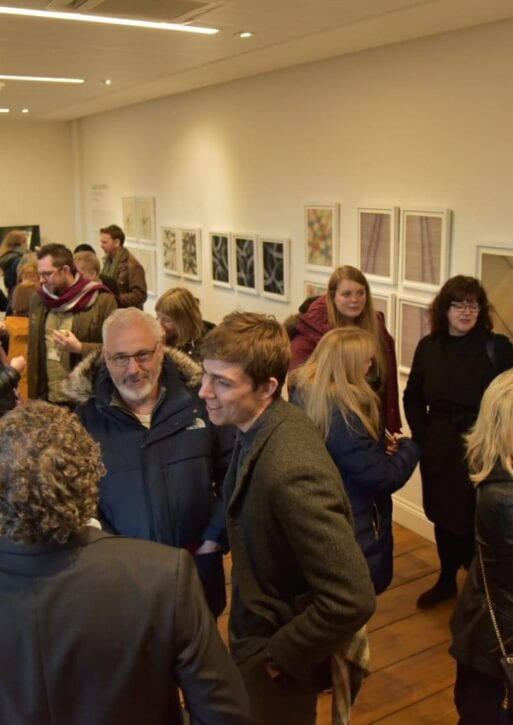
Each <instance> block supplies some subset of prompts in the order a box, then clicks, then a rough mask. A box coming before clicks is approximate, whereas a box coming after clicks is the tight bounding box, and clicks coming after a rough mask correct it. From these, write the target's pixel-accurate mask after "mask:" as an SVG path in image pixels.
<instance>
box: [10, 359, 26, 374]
mask: <svg viewBox="0 0 513 725" xmlns="http://www.w3.org/2000/svg"><path fill="white" fill-rule="evenodd" d="M9 365H10V366H11V367H12V368H14V369H15V370H17V371H18V372H19V374H20V375H21V373H22V372H23V371H24V370H25V367H26V365H27V361H26V360H25V358H24V357H23V355H19V356H18V357H13V359H12V360H11V361H10V363H9Z"/></svg>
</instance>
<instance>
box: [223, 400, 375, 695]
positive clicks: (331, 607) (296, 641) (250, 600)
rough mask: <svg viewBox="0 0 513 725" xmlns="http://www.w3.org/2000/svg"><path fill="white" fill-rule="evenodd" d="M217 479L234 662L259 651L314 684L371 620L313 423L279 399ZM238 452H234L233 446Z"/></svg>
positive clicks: (343, 499) (338, 494)
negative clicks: (241, 454)
mask: <svg viewBox="0 0 513 725" xmlns="http://www.w3.org/2000/svg"><path fill="white" fill-rule="evenodd" d="M256 425H257V426H259V427H258V432H257V433H256V437H255V439H254V441H253V443H252V445H251V447H250V449H249V451H248V453H247V455H246V457H245V459H244V461H243V463H242V465H241V467H240V470H239V471H238V474H237V475H235V473H236V467H237V462H236V460H235V458H236V455H237V453H235V454H234V458H233V459H232V463H231V466H230V469H229V471H228V474H227V476H226V479H225V500H226V501H227V529H228V537H229V540H230V547H231V550H232V557H233V601H232V612H231V617H230V643H231V649H232V652H233V654H234V657H235V659H236V660H237V661H240V660H242V659H244V658H245V657H248V656H250V655H252V654H255V653H256V652H258V651H259V650H262V649H263V648H265V647H267V648H268V649H269V651H270V653H271V655H272V657H273V659H274V660H275V662H276V663H277V664H278V666H279V667H280V669H281V670H282V671H283V672H285V673H286V674H288V675H290V676H292V677H293V678H295V679H297V680H300V681H305V682H313V681H314V680H315V673H316V670H317V668H318V666H319V665H321V664H322V663H323V662H324V661H325V660H326V658H327V657H328V656H329V655H330V654H332V653H333V652H334V651H335V650H337V649H339V648H340V647H341V646H343V644H344V643H347V642H348V641H349V640H350V639H351V638H352V636H353V635H354V634H355V632H356V631H357V630H358V629H360V627H362V626H363V625H364V624H365V622H367V620H368V619H369V618H370V616H371V615H372V613H373V611H374V607H375V597H374V590H373V586H372V583H371V580H370V576H369V571H368V568H367V564H366V562H365V559H364V558H363V555H362V552H361V550H360V548H359V546H358V544H357V543H356V540H355V536H354V531H353V527H352V522H351V508H350V504H349V501H348V498H347V496H346V493H345V491H344V488H343V485H342V481H341V479H340V474H339V472H338V470H337V468H336V466H335V465H334V463H333V461H332V460H331V458H330V456H329V454H328V453H327V451H326V448H325V446H324V444H323V441H322V439H321V437H320V435H319V433H318V432H317V430H316V429H315V427H314V425H313V423H312V422H311V421H310V420H309V419H308V418H307V417H306V415H305V414H304V413H303V412H302V411H301V410H298V409H297V408H296V407H294V406H293V405H290V404H289V403H285V402H284V401H283V400H278V401H276V402H275V403H273V404H272V405H271V406H270V407H269V408H268V409H267V410H266V411H265V412H264V414H263V416H262V418H261V419H260V420H259V421H257V423H256ZM236 450H237V449H236Z"/></svg>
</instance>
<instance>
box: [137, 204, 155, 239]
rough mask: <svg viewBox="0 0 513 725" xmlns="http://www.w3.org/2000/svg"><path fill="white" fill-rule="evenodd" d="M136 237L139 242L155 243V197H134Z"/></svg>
mask: <svg viewBox="0 0 513 725" xmlns="http://www.w3.org/2000/svg"><path fill="white" fill-rule="evenodd" d="M135 216H136V224H137V239H138V240H139V241H140V242H147V243H149V244H155V198H154V197H147V198H139V197H136V199H135Z"/></svg>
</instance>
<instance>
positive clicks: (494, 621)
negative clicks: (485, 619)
mask: <svg viewBox="0 0 513 725" xmlns="http://www.w3.org/2000/svg"><path fill="white" fill-rule="evenodd" d="M476 544H477V551H478V552H479V564H480V566H481V574H482V576H483V585H484V590H485V594H486V601H487V603H488V611H489V612H490V619H491V620H492V624H493V628H494V630H495V636H496V637H497V642H498V643H499V648H500V651H501V653H502V656H503V657H507V656H508V655H507V653H506V648H505V647H504V642H503V641H502V637H501V633H500V631H499V625H498V624H497V618H496V616H495V610H494V608H493V604H492V599H491V597H490V590H489V589H488V580H487V578H486V574H485V568H484V561H483V552H482V551H481V545H480V544H479V543H478V542H477V541H476Z"/></svg>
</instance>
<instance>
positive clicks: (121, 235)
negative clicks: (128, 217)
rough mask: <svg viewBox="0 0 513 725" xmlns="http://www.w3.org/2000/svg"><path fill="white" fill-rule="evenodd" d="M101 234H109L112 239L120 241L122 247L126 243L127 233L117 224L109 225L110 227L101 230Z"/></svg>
mask: <svg viewBox="0 0 513 725" xmlns="http://www.w3.org/2000/svg"><path fill="white" fill-rule="evenodd" d="M100 234H108V235H109V236H110V237H112V239H119V243H120V244H121V246H123V244H124V243H125V232H124V231H123V230H122V229H121V227H118V225H117V224H109V226H108V227H103V229H100Z"/></svg>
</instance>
